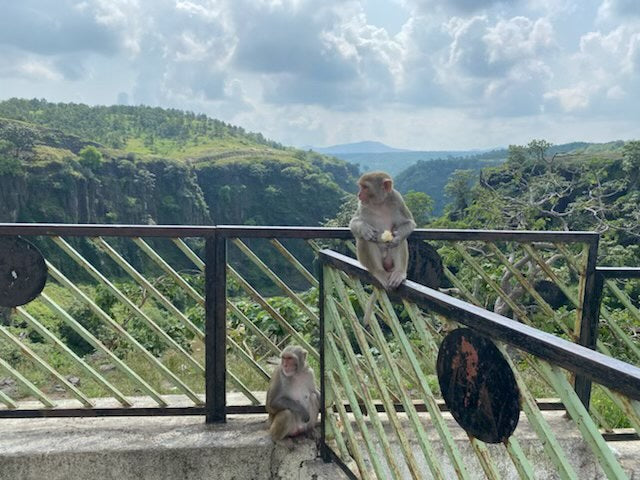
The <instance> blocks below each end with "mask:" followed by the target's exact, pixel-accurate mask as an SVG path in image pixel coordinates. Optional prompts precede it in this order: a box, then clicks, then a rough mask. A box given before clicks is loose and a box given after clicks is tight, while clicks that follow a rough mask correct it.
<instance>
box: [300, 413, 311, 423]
mask: <svg viewBox="0 0 640 480" xmlns="http://www.w3.org/2000/svg"><path fill="white" fill-rule="evenodd" d="M301 418H302V421H303V422H304V423H307V422H308V421H309V420H311V417H310V416H309V412H308V411H307V410H305V411H304V414H303V415H302V416H301Z"/></svg>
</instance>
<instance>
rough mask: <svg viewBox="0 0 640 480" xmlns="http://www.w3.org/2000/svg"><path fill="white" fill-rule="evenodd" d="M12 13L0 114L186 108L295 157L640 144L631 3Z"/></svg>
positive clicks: (299, 4)
mask: <svg viewBox="0 0 640 480" xmlns="http://www.w3.org/2000/svg"><path fill="white" fill-rule="evenodd" d="M5 3H7V5H5V6H3V15H2V16H0V98H6V97H7V96H14V95H18V96H23V97H42V96H43V95H46V96H47V98H50V99H51V100H54V101H65V100H66V101H84V102H87V103H110V102H116V100H117V99H118V98H120V99H121V100H122V101H124V99H126V100H127V101H128V102H129V103H131V104H140V103H145V104H150V105H159V106H165V107H172V108H183V109H188V110H194V111H196V112H204V113H207V114H209V115H211V116H213V117H215V118H220V119H221V120H224V121H226V122H230V123H234V124H238V125H241V126H242V127H244V128H246V129H248V130H253V131H259V132H262V133H263V134H264V135H266V136H268V137H270V138H274V139H275V140H278V141H281V142H283V143H286V144H295V145H305V144H315V145H323V144H324V145H326V144H329V143H341V142H345V141H357V140H365V139H374V140H382V141H386V142H388V143H390V144H392V145H397V146H404V147H409V148H465V147H474V146H475V147H487V146H491V145H490V144H487V143H485V142H489V143H494V144H500V145H506V144H509V143H517V142H518V141H519V140H518V138H520V137H521V136H524V137H525V138H524V140H523V141H524V142H526V141H527V139H530V138H533V137H536V138H544V137H545V136H546V135H551V136H550V137H548V138H549V140H550V141H556V137H557V138H560V135H565V134H567V135H568V134H569V132H572V133H575V134H576V135H577V134H579V133H580V131H581V129H584V131H585V132H588V133H589V135H592V136H594V138H595V136H597V133H598V132H608V131H614V132H615V131H620V132H633V131H636V132H637V131H638V128H639V127H640V119H638V116H637V114H636V112H637V109H638V108H640V98H637V97H638V96H637V95H636V94H635V92H637V91H639V89H640V12H639V11H638V9H639V8H640V7H639V5H640V2H636V1H631V0H603V1H602V2H598V1H597V0H593V1H585V2H582V1H577V0H518V1H499V0H485V1H476V0H473V1H472V0H449V1H445V0H375V1H374V0H322V1H321V0H153V1H152V0H82V1H78V0H60V1H57V2H50V1H47V0H23V1H22V2H5ZM399 4H400V6H399ZM398 8H400V9H401V10H402V12H401V14H396V15H394V16H393V18H394V20H393V22H389V23H388V24H387V22H385V21H384V19H385V13H387V14H388V12H391V11H395V10H397V9H398ZM393 9H395V10H393ZM388 16H389V17H391V15H388ZM368 18H375V19H376V24H375V25H372V24H370V23H368V20H367V19H368ZM405 19H406V21H405ZM403 22H404V23H403ZM389 25H391V27H389V29H386V28H384V27H385V26H389ZM109 99H111V100H109ZM603 119H610V121H611V125H614V124H615V125H616V128H615V129H613V130H611V129H609V128H608V127H607V125H606V123H604V120H603ZM571 122H573V123H571ZM559 125H563V129H562V133H560V130H561V129H559V128H558V126H559ZM596 125H597V128H596V127H595V126H596ZM519 129H521V130H519ZM489 130H490V132H489ZM578 136H579V137H581V138H582V139H588V138H586V137H584V136H580V135H578ZM569 140H571V139H569ZM420 142H422V143H423V144H422V145H419V143H420Z"/></svg>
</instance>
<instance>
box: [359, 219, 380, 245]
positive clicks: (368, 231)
mask: <svg viewBox="0 0 640 480" xmlns="http://www.w3.org/2000/svg"><path fill="white" fill-rule="evenodd" d="M360 232H361V233H362V238H363V239H365V240H366V241H367V242H377V241H378V237H379V235H378V231H377V230H376V229H375V228H373V227H372V226H371V225H368V224H366V223H365V224H363V225H362V229H361V231H360Z"/></svg>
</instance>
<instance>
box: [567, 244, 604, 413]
mask: <svg viewBox="0 0 640 480" xmlns="http://www.w3.org/2000/svg"><path fill="white" fill-rule="evenodd" d="M598 243H599V237H597V238H596V239H595V241H592V242H591V243H590V245H589V251H588V254H587V265H586V269H585V276H586V278H585V281H584V291H583V292H581V297H582V298H581V300H582V317H581V319H580V335H579V337H578V343H579V344H580V345H582V346H584V347H587V348H590V349H591V350H595V349H596V341H597V339H598V324H599V322H600V301H601V300H602V286H603V282H604V279H603V277H602V275H600V274H598V273H597V272H596V261H597V257H598ZM574 389H575V392H576V394H577V395H578V398H579V399H580V401H581V402H582V404H583V405H584V406H585V408H586V409H587V410H588V409H589V403H590V401H591V380H589V379H587V378H586V377H584V376H582V375H576V377H575V381H574Z"/></svg>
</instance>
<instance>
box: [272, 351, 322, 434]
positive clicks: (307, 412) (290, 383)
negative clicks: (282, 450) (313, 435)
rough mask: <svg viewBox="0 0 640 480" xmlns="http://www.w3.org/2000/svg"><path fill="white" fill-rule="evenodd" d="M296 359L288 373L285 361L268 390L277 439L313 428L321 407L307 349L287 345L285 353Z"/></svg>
mask: <svg viewBox="0 0 640 480" xmlns="http://www.w3.org/2000/svg"><path fill="white" fill-rule="evenodd" d="M285 356H292V357H294V358H295V359H296V369H295V372H294V373H293V374H292V375H291V376H287V375H285V372H284V368H283V363H284V362H281V363H280V365H278V367H277V368H276V369H275V371H274V372H273V375H272V376H271V381H270V382H269V390H268V391H267V405H266V407H267V412H268V413H269V422H270V427H269V432H270V434H271V438H273V440H274V441H281V440H283V439H285V438H286V437H289V436H296V435H300V434H302V433H305V432H307V431H309V430H312V429H313V428H314V427H315V425H316V422H317V419H318V413H319V411H320V392H318V389H317V388H316V384H315V378H314V375H313V371H312V370H311V368H309V366H308V365H307V363H306V358H307V351H306V350H305V349H304V348H302V347H299V346H297V345H296V346H292V345H289V346H287V347H286V348H285V349H284V350H283V351H282V354H281V357H282V358H284V357H285Z"/></svg>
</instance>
